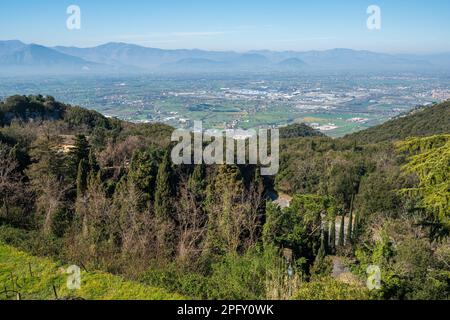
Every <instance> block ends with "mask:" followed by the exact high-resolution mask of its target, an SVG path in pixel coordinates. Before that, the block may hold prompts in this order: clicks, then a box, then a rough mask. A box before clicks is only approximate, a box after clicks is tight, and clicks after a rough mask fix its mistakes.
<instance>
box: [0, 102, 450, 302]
mask: <svg viewBox="0 0 450 320" xmlns="http://www.w3.org/2000/svg"><path fill="white" fill-rule="evenodd" d="M448 107H449V105H448V103H444V104H441V105H437V106H434V107H432V108H429V109H425V110H423V111H417V112H415V113H413V114H411V115H408V116H405V117H403V118H400V119H397V120H393V121H391V122H389V123H388V124H385V125H382V126H379V127H376V128H373V129H369V130H368V131H367V132H362V133H359V134H356V135H353V136H349V137H346V138H343V139H337V140H333V139H331V138H328V137H325V136H323V135H321V134H318V133H317V132H315V131H313V130H312V129H310V128H308V127H306V126H303V125H296V126H292V127H288V128H286V129H284V130H282V137H283V139H282V141H281V170H280V173H279V174H278V175H277V176H276V177H274V178H273V179H270V178H263V177H262V176H260V175H259V170H257V167H256V166H231V165H229V166H225V165H224V166H203V165H199V166H194V165H192V166H188V165H181V166H175V165H173V164H172V162H171V161H170V158H169V155H170V151H171V147H172V145H171V143H170V134H171V132H172V129H171V128H170V127H167V126H164V125H160V124H131V123H127V122H123V121H120V120H117V119H107V118H105V117H103V116H102V115H100V114H98V113H96V112H93V111H88V110H85V109H82V108H79V107H73V106H69V105H65V104H63V103H59V102H56V101H54V99H53V98H51V97H43V96H30V97H19V96H15V97H11V98H8V99H6V100H5V101H4V102H3V103H2V104H1V105H0V119H1V125H2V126H1V128H0V168H1V169H0V194H1V199H0V201H1V202H0V225H1V227H0V242H2V243H4V244H7V245H10V246H13V247H16V248H19V249H20V250H23V251H26V252H28V253H30V254H33V255H35V256H42V257H47V258H50V259H53V260H54V261H62V263H64V264H67V265H70V264H76V265H80V266H84V267H85V268H86V269H87V270H89V271H91V270H97V271H98V272H110V273H113V274H117V275H121V276H122V277H124V278H126V279H129V280H133V281H134V282H133V283H137V282H140V285H145V286H152V287H158V288H163V289H162V290H165V292H166V291H167V292H172V293H176V294H179V295H182V296H185V297H189V298H205V299H446V298H450V267H449V265H448V261H449V259H450V240H449V231H450V223H449V219H450V210H449V199H450V197H449V194H450V188H449V167H450V166H449V164H450V145H449V141H450V136H449V133H450V130H449V122H450V117H445V115H446V114H448ZM276 192H280V193H281V192H282V193H285V194H288V195H290V196H291V197H292V201H291V203H290V205H289V206H288V207H287V208H283V209H282V208H280V207H278V206H277V205H275V204H274V203H272V202H271V201H270V200H269V195H271V194H274V193H276ZM2 248H9V247H2ZM8 250H12V249H7V250H6V249H5V250H3V251H1V252H2V253H1V254H0V265H2V264H5V263H8V260H9V259H11V258H10V257H9V254H8V252H9V251H8ZM11 254H15V253H14V251H13V250H12V251H11ZM369 265H376V266H379V268H380V269H381V287H380V288H378V289H377V290H371V291H370V290H368V289H367V287H366V280H367V273H366V272H367V267H368V266H369ZM337 266H340V268H341V269H342V268H343V269H344V270H343V271H342V272H338V273H336V272H335V269H336V267H337ZM338 269H339V268H338ZM97 271H96V272H97ZM96 281H97V280H96ZM98 281H99V286H101V284H100V282H101V281H102V280H98ZM86 285H91V284H86ZM82 290H83V289H82ZM71 294H72V295H74V296H76V295H77V292H76V291H75V292H72V293H71ZM80 295H82V294H81V293H80ZM87 297H88V298H89V296H87ZM0 298H2V297H1V296H0ZM103 298H108V296H103ZM136 298H139V296H136Z"/></svg>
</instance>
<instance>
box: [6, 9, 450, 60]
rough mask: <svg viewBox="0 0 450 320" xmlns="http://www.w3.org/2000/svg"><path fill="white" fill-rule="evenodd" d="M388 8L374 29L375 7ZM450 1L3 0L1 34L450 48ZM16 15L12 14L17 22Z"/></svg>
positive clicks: (287, 47) (246, 46) (186, 44)
mask: <svg viewBox="0 0 450 320" xmlns="http://www.w3.org/2000/svg"><path fill="white" fill-rule="evenodd" d="M70 5H76V6H78V7H79V8H80V9H81V25H80V29H77V30H68V28H67V27H66V20H67V18H68V17H69V16H70V15H69V14H67V8H68V7H69V6H70ZM371 5H376V6H377V7H379V8H380V10H381V16H380V17H381V25H380V28H379V29H376V30H369V29H368V28H367V24H366V22H367V19H368V18H369V17H370V13H368V8H369V7H370V6H371ZM449 12H450V3H449V2H448V1H433V2H431V3H430V2H428V1H424V0H413V1H395V2H393V1H386V0H379V1H366V0H351V1H345V2H344V3H337V2H336V1H331V0H326V1H321V2H320V3H310V2H307V3H305V2H302V1H291V0H285V1H281V2H280V1H277V2H273V1H265V0H263V1H252V0H250V1H245V3H242V2H239V1H234V0H231V1H227V2H226V3H222V2H216V1H213V2H212V1H204V0H197V1H189V3H186V2H185V1H179V0H171V1H164V2H162V1H152V2H151V3H143V2H142V1H136V0H131V1H129V2H128V3H127V4H121V3H120V2H109V3H106V4H105V3H101V2H94V1H86V0H78V1H66V0H64V1H58V3H55V2H54V1H50V0H44V1H39V2H36V1H29V0H19V1H15V2H14V3H8V5H7V7H6V4H4V3H1V4H0V18H1V19H0V39H20V40H21V41H23V42H26V43H38V44H41V45H44V46H49V47H52V46H57V45H61V46H75V47H83V48H85V47H94V46H98V45H100V44H104V43H109V42H123V43H132V44H136V45H140V46H144V47H152V48H161V49H199V50H208V51H236V52H246V51H251V50H258V51H259V50H270V51H311V50H317V51H323V50H329V49H333V48H348V49H352V50H367V51H373V52H380V53H389V54H430V53H431V54H435V53H436V54H438V53H447V52H450V41H449V40H448V39H450V34H449V32H450V19H448V18H449ZM12 18H13V19H12Z"/></svg>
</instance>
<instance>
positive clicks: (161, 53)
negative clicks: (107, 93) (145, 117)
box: [0, 40, 450, 73]
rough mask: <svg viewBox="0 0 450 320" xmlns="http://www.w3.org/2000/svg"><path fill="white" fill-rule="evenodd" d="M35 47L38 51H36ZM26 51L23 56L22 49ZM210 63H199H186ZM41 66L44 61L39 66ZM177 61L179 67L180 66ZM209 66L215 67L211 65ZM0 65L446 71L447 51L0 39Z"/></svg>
mask: <svg viewBox="0 0 450 320" xmlns="http://www.w3.org/2000/svg"><path fill="white" fill-rule="evenodd" d="M37 48H39V50H37ZM27 50H28V51H32V50H34V51H38V52H31V53H30V52H28V53H26V54H23V53H21V52H23V51H27ZM198 59H203V62H206V60H210V61H209V63H204V65H202V64H199V63H196V65H195V66H194V67H193V66H192V64H191V63H187V64H186V62H189V61H191V62H193V61H194V62H195V61H197V62H198V61H200V60H198ZM43 62H45V63H43ZM180 62H181V63H180ZM211 62H215V63H211ZM0 65H2V66H3V67H9V68H10V69H14V67H26V68H28V69H29V71H33V70H32V69H33V68H37V69H38V70H39V71H41V72H42V66H45V67H51V68H52V67H57V68H56V69H58V68H59V69H63V70H62V71H64V68H66V69H67V70H66V71H70V72H73V71H74V70H73V69H75V70H78V71H80V70H81V71H91V69H93V70H92V71H101V72H108V71H110V72H115V71H124V72H126V71H128V72H191V71H195V72H206V73H208V72H263V71H268V72H299V71H305V72H306V71H323V70H330V71H333V70H359V71H363V70H377V71H379V70H389V71H401V70H411V71H413V70H430V69H432V70H441V69H442V68H444V69H449V70H450V53H442V54H435V55H394V54H387V53H377V52H372V51H367V50H353V49H344V48H337V49H331V50H324V51H317V50H312V51H303V52H302V51H270V50H253V51H247V52H242V53H239V52H234V51H208V50H200V49H169V50H167V49H159V48H151V47H143V46H140V45H136V44H128V43H123V42H109V43H105V44H102V45H99V46H93V47H86V48H81V47H75V46H71V47H66V46H54V47H46V46H41V45H38V44H25V43H23V42H21V41H19V40H8V41H0Z"/></svg>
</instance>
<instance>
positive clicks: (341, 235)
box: [338, 211, 345, 248]
mask: <svg viewBox="0 0 450 320" xmlns="http://www.w3.org/2000/svg"><path fill="white" fill-rule="evenodd" d="M344 228H345V212H344V211H342V217H341V227H340V228H339V241H338V246H339V247H341V248H342V247H343V246H344V238H345V232H344Z"/></svg>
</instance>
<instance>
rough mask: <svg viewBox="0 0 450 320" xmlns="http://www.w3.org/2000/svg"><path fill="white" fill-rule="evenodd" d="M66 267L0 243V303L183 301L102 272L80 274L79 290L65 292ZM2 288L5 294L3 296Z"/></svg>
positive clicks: (165, 292)
mask: <svg viewBox="0 0 450 320" xmlns="http://www.w3.org/2000/svg"><path fill="white" fill-rule="evenodd" d="M67 267H68V266H66V265H62V264H59V263H55V262H53V261H51V260H50V259H44V258H36V257H34V256H31V255H29V254H27V253H24V252H22V251H19V250H17V249H14V248H12V247H10V246H7V245H4V244H1V243H0V283H1V289H0V292H1V293H0V300H4V299H17V293H16V292H18V293H20V297H21V299H26V300H48V299H56V297H55V293H54V290H53V286H55V289H56V294H57V296H58V298H59V299H68V298H83V299H89V300H128V299H133V300H178V299H182V298H183V297H182V296H180V295H178V294H170V293H168V292H167V291H165V290H163V289H159V288H153V287H150V286H146V285H142V284H139V283H135V282H131V281H126V280H124V279H123V278H122V277H119V276H113V275H111V274H108V273H104V272H86V271H82V273H81V288H80V289H79V290H69V289H68V288H67V285H66V282H67V278H68V276H69V275H68V274H66V273H65V270H66V268H67ZM5 288H6V290H7V291H8V292H7V293H5Z"/></svg>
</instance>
